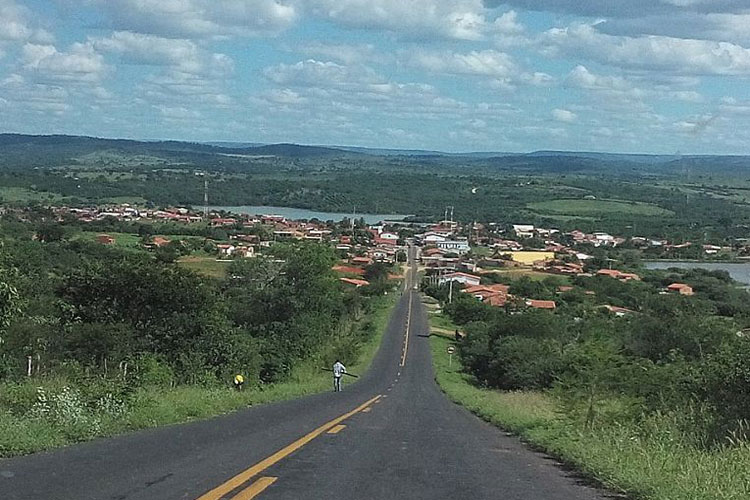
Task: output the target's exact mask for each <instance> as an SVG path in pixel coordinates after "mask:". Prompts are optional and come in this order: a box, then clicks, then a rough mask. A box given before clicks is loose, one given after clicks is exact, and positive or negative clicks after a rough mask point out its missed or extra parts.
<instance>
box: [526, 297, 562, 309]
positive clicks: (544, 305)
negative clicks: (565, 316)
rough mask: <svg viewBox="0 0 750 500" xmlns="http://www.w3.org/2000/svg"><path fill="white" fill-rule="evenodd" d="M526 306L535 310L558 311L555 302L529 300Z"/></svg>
mask: <svg viewBox="0 0 750 500" xmlns="http://www.w3.org/2000/svg"><path fill="white" fill-rule="evenodd" d="M526 305H527V306H528V307H532V308H534V309H550V310H551V309H556V308H557V304H556V303H555V301H554V300H534V299H527V300H526Z"/></svg>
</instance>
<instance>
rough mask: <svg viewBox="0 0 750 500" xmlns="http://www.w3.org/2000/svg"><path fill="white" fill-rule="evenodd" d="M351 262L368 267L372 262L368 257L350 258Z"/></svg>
mask: <svg viewBox="0 0 750 500" xmlns="http://www.w3.org/2000/svg"><path fill="white" fill-rule="evenodd" d="M351 262H352V264H357V265H360V266H369V265H370V264H372V263H373V260H372V259H371V258H370V257H352V260H351Z"/></svg>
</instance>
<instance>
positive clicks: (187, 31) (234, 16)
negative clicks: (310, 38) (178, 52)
mask: <svg viewBox="0 0 750 500" xmlns="http://www.w3.org/2000/svg"><path fill="white" fill-rule="evenodd" d="M95 1H96V2H97V3H99V5H101V6H102V7H103V8H104V9H105V10H106V11H107V12H108V13H109V15H110V17H111V19H112V24H113V25H114V26H115V27H116V28H117V29H120V30H129V31H137V32H140V33H148V34H155V35H163V36H170V37H184V38H191V37H227V36H258V35H276V34H278V33H280V32H281V31H283V30H285V29H286V28H288V27H289V26H291V25H292V24H293V23H294V21H295V20H296V19H297V9H296V8H295V6H294V4H293V3H290V2H284V1H279V0H95Z"/></svg>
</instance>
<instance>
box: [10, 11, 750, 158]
mask: <svg viewBox="0 0 750 500" xmlns="http://www.w3.org/2000/svg"><path fill="white" fill-rule="evenodd" d="M748 77H750V4H749V3H748V1H747V0H509V1H506V2H500V1H494V0H484V1H483V0H452V1H449V0H409V1H405V0H0V123H2V126H1V127H0V131H5V132H23V133H39V134H46V133H66V134H85V135H95V136H106V137H127V138H135V139H181V140H194V141H217V140H224V141H246V142H297V143H304V144H345V145H357V146H369V147H386V148H421V149H439V150H445V151H479V150H483V151H518V152H523V151H533V150H539V149H563V150H591V151H619V152H648V153H665V154H673V153H675V152H681V153H684V154H688V153H716V154H750V87H749V86H748V83H750V82H749V81H748Z"/></svg>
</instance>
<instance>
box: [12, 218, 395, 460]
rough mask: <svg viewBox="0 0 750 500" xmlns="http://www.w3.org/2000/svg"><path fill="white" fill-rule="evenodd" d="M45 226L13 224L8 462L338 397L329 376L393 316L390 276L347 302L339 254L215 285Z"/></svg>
mask: <svg viewBox="0 0 750 500" xmlns="http://www.w3.org/2000/svg"><path fill="white" fill-rule="evenodd" d="M43 214H44V212H41V213H37V212H28V214H27V215H28V217H29V218H30V220H21V219H18V218H15V217H14V216H6V217H5V218H4V219H3V220H2V221H0V235H2V246H1V247H0V429H1V430H2V431H0V436H2V437H0V455H10V454H16V453H26V452H30V451H35V450H39V449H44V448H48V447H51V446H55V445H59V444H64V443H69V442H73V441H77V440H81V439H87V438H90V437H93V436H97V435H102V434H111V433H115V432H119V431H122V430H126V429H134V428H140V427H143V426H149V425H158V424H161V423H172V422H178V421H183V420H185V419H189V418H197V417H205V416H208V415H211V414H216V413H219V412H223V411H229V410H231V409H236V408H238V407H241V406H243V405H247V404H253V403H257V402H262V401H267V400H271V399H274V398H280V397H292V396H294V395H299V394H304V393H307V392H310V391H315V390H322V389H325V388H327V382H328V379H327V377H323V375H322V374H321V373H317V372H319V371H320V370H319V369H320V367H321V366H327V365H329V364H331V363H332V362H333V360H334V359H335V358H337V357H338V358H341V359H344V360H348V362H349V364H350V365H354V366H356V364H357V363H356V361H357V360H358V359H360V358H361V357H362V356H364V357H365V358H369V357H371V356H372V354H373V344H372V342H373V339H376V338H377V335H376V333H378V329H381V328H382V327H383V315H384V314H385V313H387V310H388V309H389V308H390V305H391V304H392V301H390V300H388V299H390V297H389V296H383V292H384V291H388V290H389V289H390V288H391V286H392V285H389V284H387V283H386V281H385V277H387V270H386V272H385V275H386V276H385V277H381V278H378V276H373V279H374V280H375V281H376V283H375V284H374V285H373V287H372V292H373V293H367V294H366V293H362V292H359V291H357V290H354V289H347V288H345V287H344V286H343V285H342V284H341V283H340V282H339V280H338V279H337V277H336V276H335V275H334V274H333V272H332V270H331V267H332V265H333V264H334V263H335V262H336V255H335V254H334V251H333V250H332V249H331V248H330V247H329V246H327V245H320V244H314V243H288V244H276V245H274V246H272V247H271V248H270V249H269V250H268V253H266V254H264V255H263V256H259V257H256V258H253V259H245V260H242V259H238V260H234V261H232V262H231V263H229V265H228V269H227V273H226V275H225V276H222V277H217V278H211V277H207V276H205V275H203V274H197V273H195V272H193V271H191V270H189V269H186V268H185V267H184V266H183V265H182V264H181V263H179V262H174V261H173V260H172V259H164V258H162V256H161V254H160V253H159V252H158V251H157V252H155V253H150V252H147V251H145V250H143V248H142V247H139V246H136V245H123V246H117V245H112V246H105V245H101V244H97V243H94V242H91V241H87V238H82V237H81V233H80V232H79V230H78V228H77V227H75V226H68V225H58V224H55V223H52V222H49V221H48V220H43V219H42V218H41V217H42V215H43ZM37 217H39V220H36V218H37ZM32 235H35V236H36V239H32V238H31V236H32ZM377 271H378V270H373V272H377ZM381 281H382V283H381ZM375 293H378V295H375ZM365 347H366V348H365ZM363 349H364V352H363ZM29 372H30V373H29ZM236 373H240V374H243V375H244V377H245V380H246V381H247V382H246V385H245V391H243V394H242V395H237V394H233V393H232V391H233V389H231V388H230V387H231V383H230V381H231V379H232V377H233V375H234V374H236ZM324 382H326V383H324Z"/></svg>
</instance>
